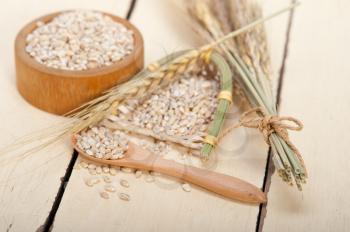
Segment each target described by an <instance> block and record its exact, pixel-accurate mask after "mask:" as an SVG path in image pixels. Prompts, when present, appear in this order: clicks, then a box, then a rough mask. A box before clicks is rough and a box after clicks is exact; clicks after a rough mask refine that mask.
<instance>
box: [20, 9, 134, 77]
mask: <svg viewBox="0 0 350 232" xmlns="http://www.w3.org/2000/svg"><path fill="white" fill-rule="evenodd" d="M36 25H37V28H36V29H35V30H34V31H32V32H31V33H30V34H28V35H27V37H26V52H27V53H28V54H29V55H30V56H31V57H32V58H34V59H35V60H36V61H37V62H39V63H41V64H44V65H45V66H47V67H52V68H56V69H63V70H73V71H74V70H87V69H93V68H97V67H104V66H110V65H112V64H113V63H115V62H118V61H120V60H122V59H123V58H124V57H125V56H127V55H129V54H130V53H131V52H132V51H133V49H134V37H133V31H132V30H130V29H128V28H127V27H126V26H124V25H123V24H121V23H119V22H116V21H114V20H113V19H112V18H111V17H109V16H107V15H104V14H102V13H100V12H97V11H90V10H77V11H69V12H63V13H61V14H59V15H58V16H56V17H55V18H53V20H52V21H50V22H47V23H45V22H42V21H37V23H36Z"/></svg>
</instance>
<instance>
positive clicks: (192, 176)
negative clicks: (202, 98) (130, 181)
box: [72, 136, 266, 203]
mask: <svg viewBox="0 0 350 232" xmlns="http://www.w3.org/2000/svg"><path fill="white" fill-rule="evenodd" d="M72 143H73V146H74V148H75V150H77V151H78V152H79V154H80V155H81V156H83V157H84V158H85V159H88V160H91V161H94V162H96V163H100V164H106V165H115V166H122V167H129V168H135V169H140V170H146V171H154V172H159V173H162V174H165V175H168V176H172V177H176V178H179V179H181V180H183V181H185V182H189V183H192V184H195V185H198V186H200V187H202V188H205V189H207V190H209V191H211V192H215V193H217V194H219V195H222V196H225V197H227V198H230V199H233V200H238V201H242V202H247V203H264V202H266V195H265V194H264V193H263V192H262V191H261V190H260V189H259V188H257V187H255V186H254V185H252V184H249V183H248V182H245V181H243V180H240V179H238V178H235V177H233V176H228V175H225V174H221V173H217V172H212V171H209V170H206V169H201V168H197V167H192V166H189V165H184V164H180V163H177V162H175V161H172V160H166V159H163V158H161V157H160V156H158V155H155V154H152V153H151V152H150V151H148V150H145V149H143V148H140V147H139V146H137V145H135V144H134V143H131V142H129V144H128V150H127V151H126V155H125V157H124V158H122V159H117V160H107V159H99V158H95V157H92V156H89V155H87V154H86V153H85V152H84V151H83V150H81V149H80V148H79V147H78V146H77V139H76V137H75V136H73V138H72Z"/></svg>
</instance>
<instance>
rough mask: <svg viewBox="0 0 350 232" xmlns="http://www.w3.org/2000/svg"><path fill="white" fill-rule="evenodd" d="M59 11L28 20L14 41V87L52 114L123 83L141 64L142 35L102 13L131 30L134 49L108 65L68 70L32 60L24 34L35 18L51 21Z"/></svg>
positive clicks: (142, 59) (60, 112) (61, 111)
mask: <svg viewBox="0 0 350 232" xmlns="http://www.w3.org/2000/svg"><path fill="white" fill-rule="evenodd" d="M60 13H61V12H57V13H52V14H49V15H45V16H42V17H40V18H37V19H35V20H33V21H32V22H30V23H29V24H27V25H26V26H25V27H24V28H23V29H22V30H21V31H20V32H19V33H18V35H17V37H16V41H15V60H16V77H17V87H18V90H19V92H20V93H21V95H22V96H23V97H24V98H25V99H26V100H27V101H28V102H29V103H31V104H32V105H34V106H36V107H38V108H39V109H42V110H44V111H47V112H50V113H54V114H59V115H61V114H64V113H67V112H69V111H71V110H73V109H75V108H77V107H78V106H80V105H81V104H83V103H85V102H87V101H89V100H92V99H93V98H95V97H97V96H99V95H100V94H101V93H102V92H103V91H105V90H107V89H109V88H111V87H113V86H115V85H116V84H120V83H123V82H125V81H127V80H128V79H129V78H130V77H132V76H133V75H134V74H135V73H137V72H139V71H140V70H141V69H142V68H143V61H144V58H143V39H142V35H141V34H140V32H139V30H138V29H137V28H136V27H135V26H133V25H132V24H131V23H129V22H128V21H127V20H125V19H123V18H120V17H118V16H115V15H112V14H108V13H104V14H106V15H108V16H110V17H111V18H112V19H113V20H114V21H116V22H119V23H121V24H123V25H124V26H126V27H127V28H128V29H129V30H132V31H133V32H134V42H135V48H134V50H133V51H132V52H131V53H130V54H129V55H127V56H126V57H124V58H123V59H122V60H121V61H118V62H116V63H113V64H112V65H110V66H106V67H101V68H96V69H90V70H83V71H69V70H60V69H54V68H50V67H47V66H45V65H43V64H40V63H39V62H37V61H36V60H34V59H33V58H32V57H31V56H30V55H29V54H28V53H27V52H26V51H25V47H26V37H27V35H28V34H29V33H31V32H32V31H33V30H34V29H35V28H36V27H37V26H36V22H38V21H41V22H45V23H46V22H50V21H51V20H52V19H53V18H54V17H56V16H57V15H59V14H60Z"/></svg>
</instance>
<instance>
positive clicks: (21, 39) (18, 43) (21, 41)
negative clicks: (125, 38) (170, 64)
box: [15, 9, 143, 78]
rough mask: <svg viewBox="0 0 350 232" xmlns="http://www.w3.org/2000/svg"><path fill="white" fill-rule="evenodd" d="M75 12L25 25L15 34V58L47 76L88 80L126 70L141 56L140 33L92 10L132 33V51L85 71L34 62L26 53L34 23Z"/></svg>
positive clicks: (46, 17)
mask: <svg viewBox="0 0 350 232" xmlns="http://www.w3.org/2000/svg"><path fill="white" fill-rule="evenodd" d="M71 11H76V9H72V10H63V11H57V12H53V13H50V14H46V15H43V16H41V17H38V18H36V19H34V20H32V21H31V22H29V23H28V24H26V25H25V26H24V27H23V28H22V29H21V30H20V31H19V32H18V34H17V36H16V39H15V56H17V58H19V59H21V60H22V61H24V63H26V64H27V65H28V66H30V67H32V68H34V69H36V70H38V71H41V72H43V73H46V74H49V75H55V76H60V77H66V78H72V77H73V78H83V77H84V78H88V77H95V76H96V75H105V74H108V73H113V72H116V71H119V70H122V69H124V68H126V67H127V66H129V65H132V64H133V62H134V61H135V60H137V57H139V56H142V55H143V37H142V34H141V32H140V31H139V30H138V29H137V28H136V27H135V26H134V25H133V24H132V23H130V22H129V21H128V20H126V19H124V18H121V17H119V16H117V15H113V14H111V13H107V12H104V11H99V10H92V11H95V12H100V13H102V14H104V15H107V16H109V17H111V18H112V19H113V20H114V21H116V22H118V23H121V24H123V25H124V26H125V27H127V28H128V29H129V30H132V31H133V32H134V49H133V51H132V52H131V53H130V54H128V55H127V56H125V57H124V58H123V59H122V60H120V61H117V62H115V63H112V64H111V65H109V66H103V67H98V68H94V69H87V70H63V69H56V68H52V67H47V66H46V65H44V64H41V63H39V62H38V61H36V60H35V59H34V58H33V57H31V56H30V55H29V54H28V53H27V52H26V51H25V47H26V37H27V35H28V34H29V33H31V32H32V31H33V30H34V29H35V28H37V26H36V23H37V22H38V21H42V22H44V23H47V22H49V21H51V20H52V19H53V18H55V17H56V16H58V15H60V14H62V13H66V12H71Z"/></svg>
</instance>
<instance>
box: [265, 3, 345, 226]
mask: <svg viewBox="0 0 350 232" xmlns="http://www.w3.org/2000/svg"><path fill="white" fill-rule="evenodd" d="M349 9H350V2H349V1H346V0H336V1H326V0H321V1H303V2H302V5H301V6H300V7H299V8H298V9H297V10H296V11H295V14H294V19H293V25H292V32H291V37H290V46H289V54H288V58H287V63H286V72H285V77H284V85H283V91H282V103H281V115H293V116H295V117H297V118H299V119H301V120H302V121H303V122H304V125H305V128H304V130H303V131H302V132H299V133H291V139H292V140H293V141H294V142H295V144H296V145H297V147H298V148H299V149H300V151H301V153H302V154H303V157H304V159H305V163H306V166H307V167H308V170H309V176H310V177H309V180H308V183H307V184H306V185H305V188H304V190H303V192H299V191H297V190H296V189H293V188H288V187H286V186H285V184H284V183H282V182H281V181H280V179H279V178H278V177H277V175H276V174H274V176H273V178H272V183H271V188H270V192H269V202H268V205H267V217H266V219H265V222H264V227H263V231H267V232H274V231H291V232H292V231H340V232H341V231H349V227H350V221H349V218H350V210H349V209H350V199H349V195H350V187H349V186H350V178H349V174H348V170H349V167H350V159H349V151H348V150H349V134H348V132H349V129H350V123H349V117H350V100H349V99H350V92H349V85H350V79H349V73H350V65H349V62H348V58H349V52H350V48H349V41H350V32H349V30H348V28H349V21H350V15H349Z"/></svg>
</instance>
